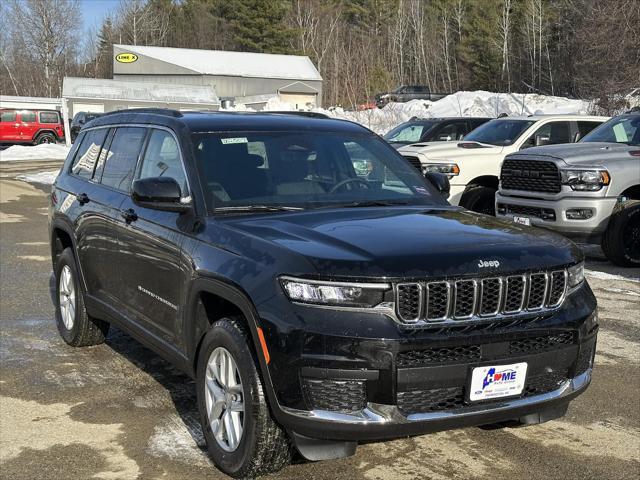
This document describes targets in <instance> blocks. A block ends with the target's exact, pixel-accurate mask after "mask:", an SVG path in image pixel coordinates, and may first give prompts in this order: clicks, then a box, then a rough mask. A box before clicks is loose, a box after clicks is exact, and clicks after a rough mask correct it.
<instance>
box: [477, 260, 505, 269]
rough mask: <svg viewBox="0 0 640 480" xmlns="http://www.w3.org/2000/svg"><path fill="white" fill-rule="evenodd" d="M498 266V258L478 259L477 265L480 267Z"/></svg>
mask: <svg viewBox="0 0 640 480" xmlns="http://www.w3.org/2000/svg"><path fill="white" fill-rule="evenodd" d="M499 266H500V262H499V261H498V260H479V261H478V267H480V268H487V267H493V268H498V267H499Z"/></svg>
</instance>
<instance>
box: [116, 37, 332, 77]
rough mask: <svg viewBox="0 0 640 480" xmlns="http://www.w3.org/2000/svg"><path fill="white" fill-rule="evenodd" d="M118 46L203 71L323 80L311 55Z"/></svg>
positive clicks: (206, 73)
mask: <svg viewBox="0 0 640 480" xmlns="http://www.w3.org/2000/svg"><path fill="white" fill-rule="evenodd" d="M114 47H117V48H119V49H121V50H125V51H128V52H132V53H135V54H137V55H143V56H145V57H150V58H154V59H156V60H159V61H162V62H166V63H171V64H173V65H177V66H179V67H182V68H185V69H187V70H191V71H192V72H194V73H200V74H202V75H221V76H230V77H254V78H285V79H291V80H322V77H321V76H320V73H319V72H318V70H317V69H316V67H315V65H314V64H313V62H312V61H311V59H310V58H309V57H307V56H301V55H277V54H271V53H250V52H229V51H224V50H196V49H191V48H171V47H148V46H140V45H119V44H116V45H114Z"/></svg>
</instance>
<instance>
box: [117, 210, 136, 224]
mask: <svg viewBox="0 0 640 480" xmlns="http://www.w3.org/2000/svg"><path fill="white" fill-rule="evenodd" d="M120 215H121V216H122V218H124V221H125V222H127V223H130V222H135V221H136V220H137V219H138V214H137V213H136V212H135V210H134V209H133V208H128V209H126V210H122V211H121V212H120Z"/></svg>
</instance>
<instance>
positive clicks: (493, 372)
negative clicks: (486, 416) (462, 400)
mask: <svg viewBox="0 0 640 480" xmlns="http://www.w3.org/2000/svg"><path fill="white" fill-rule="evenodd" d="M526 377H527V364H526V362H522V363H512V364H510V365H487V366H484V367H476V368H474V369H473V371H472V372H471V387H470V388H469V400H471V401H472V402H477V401H480V400H491V399H494V398H502V397H512V396H514V395H520V394H521V393H522V390H523V389H524V382H525V380H526Z"/></svg>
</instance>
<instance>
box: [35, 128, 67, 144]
mask: <svg viewBox="0 0 640 480" xmlns="http://www.w3.org/2000/svg"><path fill="white" fill-rule="evenodd" d="M43 133H50V134H51V135H53V136H54V137H56V139H58V140H59V139H60V138H62V137H59V136H58V134H57V133H56V131H55V130H52V129H50V128H41V129H39V130H38V131H37V132H36V133H35V134H34V135H33V141H34V142H35V141H36V140H37V138H38V137H39V136H40V135H42V134H43Z"/></svg>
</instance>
